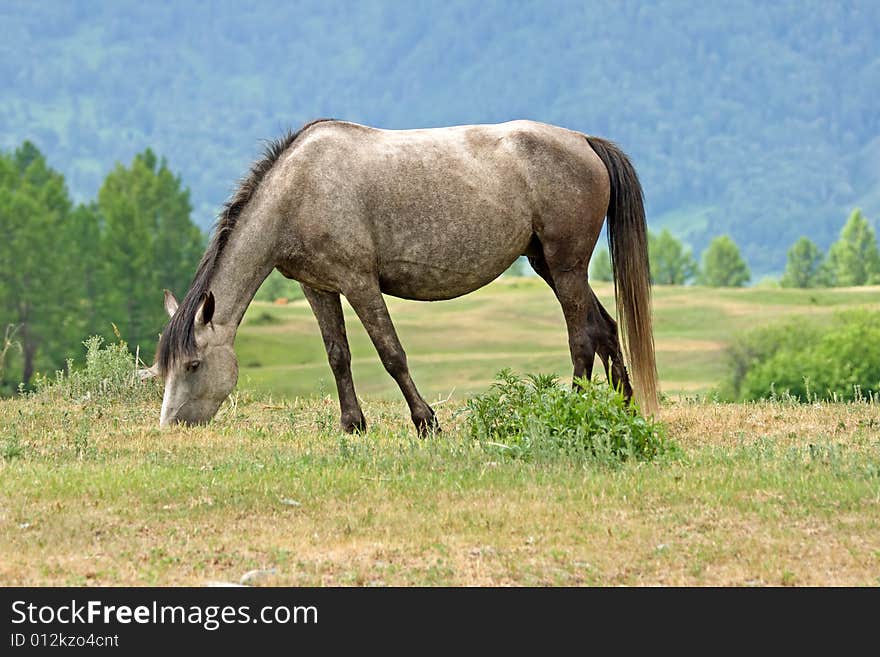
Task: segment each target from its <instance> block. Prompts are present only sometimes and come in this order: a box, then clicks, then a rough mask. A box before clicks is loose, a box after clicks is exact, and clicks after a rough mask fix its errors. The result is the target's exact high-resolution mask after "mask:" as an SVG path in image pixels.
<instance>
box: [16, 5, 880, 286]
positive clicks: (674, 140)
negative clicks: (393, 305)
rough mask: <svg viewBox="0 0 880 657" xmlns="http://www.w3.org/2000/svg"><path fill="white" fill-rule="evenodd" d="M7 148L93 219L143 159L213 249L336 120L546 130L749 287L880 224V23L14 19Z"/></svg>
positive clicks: (181, 11)
mask: <svg viewBox="0 0 880 657" xmlns="http://www.w3.org/2000/svg"><path fill="white" fill-rule="evenodd" d="M0 22H2V24H3V25H4V28H5V29H4V40H3V42H2V43H0V79H2V80H3V84H2V85H0V148H3V149H10V148H13V147H15V146H16V145H18V144H20V143H21V142H22V140H24V139H32V140H33V141H34V142H35V143H36V144H37V145H38V146H39V148H40V149H42V150H43V151H44V152H45V153H46V154H47V156H48V158H49V161H50V163H51V164H52V166H54V167H56V168H57V169H59V170H60V171H62V172H63V173H64V174H65V175H66V176H67V178H68V181H69V184H70V186H71V188H72V190H73V192H74V193H75V195H76V196H77V197H78V198H79V199H81V200H86V199H89V198H92V197H93V196H94V195H95V193H96V190H97V188H98V186H99V185H100V182H101V180H102V179H103V177H104V176H105V175H106V173H107V171H108V170H109V169H110V168H111V167H112V165H113V163H114V162H116V161H123V162H128V161H130V160H131V158H132V157H133V155H134V154H135V153H136V152H139V151H141V150H143V149H144V148H146V147H147V146H150V147H153V148H154V149H155V150H156V151H157V152H159V153H160V154H162V155H164V156H166V157H167V158H168V160H169V162H170V164H171V166H172V168H173V169H174V170H175V171H179V172H180V173H181V174H182V177H183V180H184V182H185V183H186V184H187V185H189V186H190V187H191V190H192V198H193V202H194V205H195V207H196V219H197V221H198V222H199V223H200V225H201V226H203V227H207V226H209V225H210V223H211V221H212V217H213V215H214V213H215V211H216V209H217V208H218V207H219V206H220V204H221V203H222V202H223V200H224V199H225V198H226V196H227V195H228V194H229V192H230V190H231V188H232V187H233V185H234V182H235V180H236V179H237V178H238V177H239V176H240V175H241V174H242V173H243V172H244V170H245V168H246V166H247V164H248V163H249V161H250V160H251V159H252V158H254V157H255V156H256V155H257V153H258V151H259V147H260V140H261V139H264V138H271V137H273V136H275V135H277V134H279V133H280V132H281V131H282V130H283V129H285V128H287V127H291V126H292V127H295V126H297V125H299V124H300V123H302V122H304V121H306V120H309V119H311V118H314V117H318V116H334V117H338V118H344V119H349V120H354V121H358V122H363V123H368V124H373V125H377V126H382V127H388V128H404V127H417V126H439V125H449V124H457V123H477V122H495V121H503V120H507V119H511V118H532V119H537V120H542V121H547V122H551V123H557V124H561V125H565V126H568V127H571V128H574V129H578V130H582V131H585V132H588V133H592V134H597V135H602V136H606V137H609V138H612V139H615V140H617V141H618V142H619V143H620V144H621V145H622V146H623V147H624V148H625V149H626V150H627V151H628V152H629V153H630V154H631V155H632V157H633V159H634V161H635V163H636V165H637V167H638V169H639V171H640V174H641V176H642V178H643V182H644V186H645V189H646V194H647V200H648V206H649V216H650V222H651V225H652V228H659V227H661V226H663V225H668V226H670V227H671V228H672V229H673V230H674V231H675V232H676V233H677V234H678V235H679V236H680V237H683V238H685V239H686V240H687V241H688V242H689V243H690V244H691V245H692V246H693V247H694V248H695V250H697V251H700V250H701V249H702V248H703V247H704V246H705V245H706V243H707V242H708V240H709V239H710V238H711V237H712V236H714V235H717V234H719V233H722V232H729V233H731V234H732V235H733V237H734V238H735V239H736V240H737V242H739V243H740V244H741V245H742V246H743V248H744V251H745V254H746V256H747V258H748V259H749V261H750V264H751V266H752V269H753V272H754V273H755V274H762V273H767V272H773V271H779V270H780V269H781V268H782V265H783V263H784V256H785V251H786V249H787V248H788V246H789V245H790V244H791V243H792V242H793V241H794V240H795V239H797V237H799V236H800V235H802V234H806V235H809V236H810V237H812V238H813V239H814V240H815V241H817V242H818V243H819V244H820V246H823V247H827V246H828V244H829V243H830V242H831V241H832V239H833V238H834V237H835V236H836V233H837V231H838V230H839V228H840V226H841V225H842V223H843V221H844V219H845V216H846V213H847V212H848V210H849V209H851V208H852V207H853V206H857V205H858V206H861V207H862V208H863V210H864V211H865V213H866V215H867V216H868V217H869V218H870V219H871V220H873V221H874V223H875V225H876V222H877V221H878V218H880V192H878V191H877V190H878V189H880V114H878V113H877V111H876V99H875V98H874V95H875V92H876V89H878V88H880V51H878V49H877V46H876V26H877V25H878V24H880V4H878V3H873V2H860V3H855V4H853V3H846V4H842V3H841V4H838V3H825V2H821V1H819V0H811V1H805V2H785V3H774V4H773V5H772V6H768V5H767V4H766V3H763V2H759V1H758V0H743V1H740V2H737V3H726V4H724V5H721V4H718V3H682V2H672V1H671V0H664V1H661V2H654V3H650V4H644V3H640V2H611V1H604V2H591V3H588V4H587V5H586V6H585V5H582V4H579V3H578V4H575V3H572V4H566V3H559V4H557V3H551V4H548V3H532V4H512V3H508V2H501V1H500V0H495V1H490V2H481V3H474V2H462V1H458V2H449V3H442V4H440V3H385V4H383V3H335V2H320V3H319V2H314V1H311V2H304V3H296V4H283V3H282V4H278V3H266V2H263V3H260V2H257V3H251V4H249V5H247V7H244V6H243V5H241V4H240V3H234V2H229V1H218V2H212V3H207V4H205V3H198V4H197V3H170V2H157V3H150V4H148V5H143V4H140V3H134V2H114V3H97V2H86V1H83V0H74V1H71V2H66V3H31V2H25V1H14V2H5V3H3V4H2V6H0Z"/></svg>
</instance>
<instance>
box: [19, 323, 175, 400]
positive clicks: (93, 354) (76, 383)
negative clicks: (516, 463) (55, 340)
mask: <svg viewBox="0 0 880 657" xmlns="http://www.w3.org/2000/svg"><path fill="white" fill-rule="evenodd" d="M83 346H84V347H85V348H86V363H85V367H82V368H79V369H77V368H75V366H74V362H73V360H72V359H68V361H67V372H66V373H65V372H63V371H58V372H56V373H55V378H54V379H49V378H45V377H39V376H38V377H37V379H36V392H35V394H36V395H37V396H43V397H51V398H62V399H71V400H75V401H87V400H93V399H125V400H130V401H141V400H145V399H150V398H153V397H155V396H156V395H157V394H158V387H157V384H156V383H155V382H154V380H148V381H141V379H140V377H139V376H138V371H137V370H138V364H137V362H136V360H135V358H134V357H133V356H132V355H131V353H130V352H129V351H128V346H127V345H126V344H125V342H122V341H120V342H118V343H117V344H108V345H104V338H102V337H101V336H99V335H93V336H92V337H90V338H89V339H88V340H86V341H85V342H83Z"/></svg>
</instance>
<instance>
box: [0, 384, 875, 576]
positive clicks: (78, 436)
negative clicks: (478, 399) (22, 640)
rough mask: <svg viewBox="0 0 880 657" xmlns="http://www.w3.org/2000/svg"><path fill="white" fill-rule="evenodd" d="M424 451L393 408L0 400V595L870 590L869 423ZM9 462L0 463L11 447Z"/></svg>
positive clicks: (694, 419) (833, 418)
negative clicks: (668, 453) (629, 452)
mask: <svg viewBox="0 0 880 657" xmlns="http://www.w3.org/2000/svg"><path fill="white" fill-rule="evenodd" d="M459 406H461V400H460V399H456V398H455V397H453V398H452V399H451V400H450V401H449V402H447V403H446V404H443V405H441V406H440V407H439V408H438V411H439V414H440V417H441V420H442V422H443V425H444V428H445V429H446V431H445V433H444V434H443V435H442V436H440V437H437V438H434V439H431V440H428V441H420V440H418V439H417V438H416V437H415V436H414V433H413V432H412V431H411V429H410V427H409V423H408V419H407V418H406V413H405V408H404V406H403V404H402V403H387V402H380V401H368V402H367V403H366V404H365V410H366V412H367V415H368V418H369V420H370V421H371V422H372V427H373V428H372V429H371V431H370V432H369V433H368V434H367V435H366V436H363V437H357V438H351V437H345V436H342V435H341V434H339V433H338V432H337V431H336V430H335V423H336V413H337V409H336V404H335V402H333V401H332V400H330V399H312V400H296V401H293V402H286V401H281V402H279V401H273V400H270V399H262V400H250V399H248V398H247V396H246V395H239V396H238V397H237V398H236V399H234V400H233V403H230V404H228V405H227V406H226V407H224V409H223V412H222V415H221V417H220V418H219V419H218V420H217V421H216V422H215V423H214V424H212V425H211V426H209V427H202V428H180V429H174V430H171V431H159V430H157V429H156V428H155V426H154V425H155V421H156V414H157V412H158V406H157V404H151V405H146V406H135V407H131V406H125V405H115V406H104V407H100V408H99V407H97V406H91V407H89V406H78V405H75V404H69V405H59V404H52V405H49V404H43V403H40V402H38V401H35V400H25V401H22V400H17V401H4V402H0V426H2V427H4V429H3V430H2V434H0V448H3V449H4V450H6V451H4V453H5V454H7V456H6V457H4V458H3V459H2V460H0V584H3V585H50V584H74V585H126V584H134V585H144V584H163V585H183V584H190V585H199V584H202V583H204V582H206V581H210V580H224V581H237V580H238V579H239V578H240V577H241V575H242V574H244V573H245V572H247V571H249V570H251V569H254V568H259V569H266V570H269V571H274V572H271V573H267V574H266V577H265V578H264V579H263V580H262V583H264V584H268V585H280V584H292V585H306V584H309V585H311V584H317V585H343V584H353V585H602V586H604V585H619V584H628V585H698V586H701V585H737V586H738V585H779V584H789V585H867V586H876V585H877V584H878V583H880V579H878V578H880V409H878V407H877V406H876V405H870V404H864V403H863V404H821V405H812V406H799V405H792V404H785V403H781V402H774V403H762V404H748V405H725V404H711V403H697V402H674V403H667V404H666V405H665V406H664V409H663V418H664V421H665V422H666V423H667V424H668V427H669V432H670V434H671V437H672V438H673V439H674V440H675V441H676V442H677V443H678V444H679V445H681V446H682V448H683V454H682V456H681V457H680V458H678V459H672V460H668V461H664V462H657V463H651V464H629V465H622V466H620V467H618V468H607V467H599V466H590V465H575V464H573V463H571V462H568V461H566V460H565V459H563V458H559V459H551V460H544V461H540V462H529V463H526V462H522V461H515V460H505V459H500V460H499V458H498V456H497V455H495V454H493V453H490V452H487V451H484V450H483V449H482V448H481V447H480V446H479V445H476V444H473V443H472V442H470V441H468V440H467V439H465V438H464V437H463V433H462V431H461V427H462V422H463V419H462V418H461V417H460V416H458V417H457V416H456V415H455V410H456V408H458V407H459ZM13 443H14V444H15V445H16V446H17V448H18V452H19V453H18V454H15V451H16V450H9V449H8V448H9V447H10V446H11V445H13Z"/></svg>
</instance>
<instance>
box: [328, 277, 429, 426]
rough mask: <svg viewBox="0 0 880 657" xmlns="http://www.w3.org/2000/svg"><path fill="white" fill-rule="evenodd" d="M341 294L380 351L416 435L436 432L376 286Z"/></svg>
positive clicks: (359, 286) (372, 285) (371, 284)
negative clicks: (401, 394) (404, 402)
mask: <svg viewBox="0 0 880 657" xmlns="http://www.w3.org/2000/svg"><path fill="white" fill-rule="evenodd" d="M343 292H344V294H345V297H346V298H347V299H348V301H349V303H351V307H352V308H354V311H355V312H356V313H357V314H358V317H360V320H361V323H362V324H363V325H364V328H365V329H366V331H367V334H368V335H369V336H370V340H372V341H373V345H374V346H375V347H376V351H377V352H379V358H380V359H381V360H382V364H383V365H384V366H385V369H386V370H387V371H388V373H389V374H390V375H391V376H392V377H393V378H394V380H395V381H396V382H397V385H398V386H399V387H400V391H401V392H402V393H403V396H404V397H405V398H406V403H407V404H408V405H409V410H410V415H411V417H412V421H413V424H415V425H416V430H417V431H418V432H419V435H420V436H425V435H426V434H429V433H432V432H434V433H436V432H439V431H440V426H439V424H438V423H437V417H436V416H435V415H434V410H433V409H432V408H431V407H430V406H428V403H427V402H426V401H425V400H424V399H423V398H422V396H421V395H420V394H419V391H418V390H417V389H416V384H415V383H413V380H412V378H411V377H410V375H409V367H408V365H407V363H406V353H405V352H404V350H403V346H402V345H401V344H400V340H399V339H398V338H397V331H395V329H394V324H392V323H391V316H390V315H389V314H388V307H387V306H386V305H385V300H384V299H383V298H382V293H381V292H380V290H379V286H378V284H377V283H361V284H359V285H353V286H352V287H351V288H350V289H347V290H343Z"/></svg>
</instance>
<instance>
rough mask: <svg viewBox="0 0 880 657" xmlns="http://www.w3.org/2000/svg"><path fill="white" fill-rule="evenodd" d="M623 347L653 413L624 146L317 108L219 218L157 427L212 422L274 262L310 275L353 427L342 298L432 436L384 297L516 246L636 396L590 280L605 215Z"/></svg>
mask: <svg viewBox="0 0 880 657" xmlns="http://www.w3.org/2000/svg"><path fill="white" fill-rule="evenodd" d="M606 216H607V217H608V241H609V247H610V252H611V261H612V265H613V271H614V284H615V295H616V299H617V306H618V309H619V319H620V322H621V325H622V327H621V328H622V330H621V333H622V335H623V338H624V339H623V344H624V346H625V348H626V352H627V357H628V360H629V364H630V367H631V369H632V372H633V380H634V384H635V393H636V396H637V399H638V400H639V402H640V406H641V409H642V410H643V411H645V412H653V411H654V410H656V408H657V373H656V366H655V361H654V340H653V335H652V329H651V305H650V303H651V299H650V292H651V290H650V280H649V270H648V251H647V239H646V233H647V229H646V225H645V212H644V206H643V200H642V189H641V185H640V183H639V180H638V177H637V176H636V173H635V170H634V169H633V166H632V164H631V163H630V161H629V159H628V158H627V156H626V155H625V154H624V153H623V152H622V151H621V150H620V149H618V148H617V147H616V146H615V145H614V144H613V143H611V142H609V141H606V140H604V139H600V138H598V137H591V136H587V135H584V134H582V133H579V132H574V131H572V130H567V129H564V128H560V127H556V126H552V125H547V124H543V123H537V122H533V121H511V122H509V123H502V124H498V125H467V126H456V127H449V128H435V129H425V130H379V129H376V128H371V127H367V126H363V125H358V124H355V123H349V122H345V121H335V120H328V119H322V120H319V121H314V122H312V123H309V124H307V125H306V126H304V127H303V128H302V129H300V130H299V131H297V132H295V133H288V134H287V135H286V136H284V137H283V138H281V139H279V140H278V141H275V142H272V143H271V144H270V145H269V146H268V147H267V149H266V153H265V155H264V157H263V158H262V159H261V160H259V161H258V162H256V163H255V164H254V165H253V167H252V169H251V171H250V172H249V174H248V175H247V176H246V177H245V178H244V179H243V180H242V182H241V183H240V185H239V187H238V189H237V191H236V192H235V194H234V195H233V196H232V198H231V200H230V201H229V202H228V203H227V204H226V206H225V209H224V210H223V212H222V213H221V215H220V218H219V220H218V222H217V225H216V226H215V231H214V236H213V238H212V240H211V242H210V245H209V246H208V248H207V250H206V251H205V254H204V256H203V257H202V260H201V262H200V263H199V266H198V269H197V270H196V273H195V276H194V278H193V281H192V284H191V286H190V288H189V291H188V292H187V294H186V296H185V297H184V299H183V301H182V302H181V303H180V305H179V306H178V302H177V301H176V299H175V298H174V297H173V295H171V294H170V293H169V292H167V291H166V295H165V307H166V310H167V311H168V314H169V315H170V316H171V320H170V321H169V322H168V324H167V326H166V327H165V329H164V331H163V332H162V336H161V338H160V340H159V346H158V350H157V353H156V362H155V365H154V368H153V369H154V371H156V372H157V373H158V374H159V375H160V376H162V377H163V378H164V380H165V393H164V397H163V399H162V413H161V418H160V424H161V425H163V426H164V425H168V424H172V423H175V422H184V423H201V422H206V421H208V420H210V419H211V418H212V417H213V416H214V415H215V414H216V412H217V409H218V408H219V406H220V404H221V403H222V402H223V400H224V399H225V398H226V397H227V396H228V395H229V393H230V392H231V391H232V389H233V388H234V387H235V384H236V381H237V378H238V365H237V361H236V358H235V352H234V351H233V342H234V340H235V334H236V332H237V330H238V326H239V324H240V322H241V319H242V317H243V315H244V313H245V310H246V309H247V307H248V305H249V304H250V302H251V300H252V299H253V297H254V294H255V293H256V291H257V289H258V288H259V287H260V284H261V283H262V282H263V280H265V278H266V277H267V276H268V275H269V273H271V271H272V270H273V269H278V271H280V272H281V273H282V274H283V275H284V276H286V277H287V278H291V279H294V280H297V281H299V282H300V284H301V285H302V289H303V292H304V293H305V297H306V299H307V300H308V302H309V304H310V306H311V308H312V310H313V312H314V313H315V317H316V318H317V320H318V325H319V327H320V330H321V336H322V337H323V340H324V345H325V347H326V349H327V357H328V359H329V361H330V368H331V369H332V371H333V375H334V377H335V379H336V386H337V390H338V392H339V403H340V406H341V411H342V418H341V421H342V428H343V429H344V430H345V431H349V432H352V431H363V430H364V429H365V427H366V421H365V419H364V414H363V412H362V411H361V407H360V404H359V402H358V398H357V395H356V394H355V389H354V384H353V382H352V376H351V366H350V365H351V354H350V352H349V347H348V339H347V338H346V333H345V324H344V321H343V314H342V306H341V304H340V297H339V295H340V294H343V295H345V297H346V299H347V300H348V301H349V303H350V304H351V306H352V308H353V309H354V311H355V312H356V313H357V315H358V317H359V319H360V321H361V322H362V323H363V325H364V328H365V329H366V331H367V333H368V334H369V336H370V339H371V340H372V342H373V345H374V346H375V347H376V351H377V352H378V353H379V357H380V359H381V360H382V364H383V365H384V366H385V369H386V370H387V371H388V373H389V374H390V375H391V376H392V377H393V378H394V380H395V381H396V382H397V385H398V386H400V390H401V392H402V393H403V396H404V397H405V398H406V402H407V404H408V405H409V409H410V412H411V416H412V421H413V423H414V424H415V426H416V428H417V429H418V431H419V433H420V434H424V433H426V432H430V431H436V430H439V427H438V425H437V420H436V418H435V415H434V411H433V410H432V409H431V407H430V406H429V405H428V404H427V402H425V400H424V398H422V396H421V394H419V391H418V389H417V388H416V385H415V383H413V380H412V378H410V374H409V368H408V367H407V360H406V354H405V353H404V350H403V347H402V346H401V344H400V341H399V340H398V338H397V333H396V332H395V330H394V325H393V324H392V323H391V317H390V316H389V314H388V309H387V307H386V305H385V301H384V300H383V298H382V294H383V293H385V294H390V295H392V296H395V297H401V298H404V299H417V300H422V301H435V300H440V299H452V298H454V297H458V296H461V295H464V294H468V293H469V292H473V291H474V290H476V289H478V288H480V287H482V286H484V285H486V284H487V283H489V282H491V281H492V280H494V279H495V278H497V277H498V276H499V275H500V274H501V273H502V272H504V271H505V270H506V269H507V268H508V267H509V266H510V265H511V263H513V261H514V260H515V259H516V258H517V257H518V256H520V255H525V256H527V257H528V259H529V262H530V263H531V265H532V267H533V268H534V269H535V271H536V272H537V273H538V274H539V275H540V276H541V277H542V278H543V279H544V280H545V281H546V282H547V284H548V285H549V286H550V288H551V289H552V290H553V292H554V293H555V294H556V297H557V299H558V300H559V303H560V305H561V306H562V312H563V314H564V316H565V323H566V327H567V329H568V344H569V349H570V351H571V360H572V363H573V365H574V376H575V377H587V378H589V377H590V375H591V373H592V369H593V360H594V358H595V355H596V354H598V355H599V357H600V359H601V360H602V362H603V364H604V366H605V371H606V375H607V376H608V379H609V382H611V383H612V384H613V385H615V386H618V387H619V388H620V389H621V390H622V392H623V393H624V395H625V396H626V397H627V398H628V399H629V398H630V397H631V396H632V394H633V388H632V387H631V385H630V380H629V377H628V373H627V370H626V368H625V366H624V360H623V356H622V350H621V343H620V341H619V340H618V334H617V324H616V322H615V320H614V319H613V318H612V317H611V315H610V314H609V313H608V312H607V311H606V310H605V308H603V307H602V305H601V304H600V303H599V300H598V299H597V298H596V295H595V294H594V293H593V291H592V289H591V288H590V286H589V284H588V282H587V269H588V265H589V261H590V256H591V255H592V253H593V248H594V247H595V245H596V241H597V239H598V237H599V233H600V230H601V228H602V223H603V221H604V218H605V217H606Z"/></svg>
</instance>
